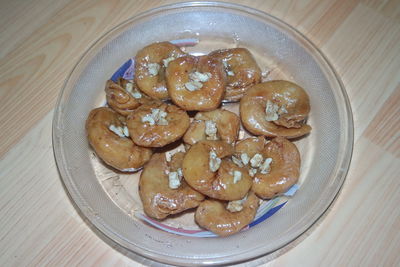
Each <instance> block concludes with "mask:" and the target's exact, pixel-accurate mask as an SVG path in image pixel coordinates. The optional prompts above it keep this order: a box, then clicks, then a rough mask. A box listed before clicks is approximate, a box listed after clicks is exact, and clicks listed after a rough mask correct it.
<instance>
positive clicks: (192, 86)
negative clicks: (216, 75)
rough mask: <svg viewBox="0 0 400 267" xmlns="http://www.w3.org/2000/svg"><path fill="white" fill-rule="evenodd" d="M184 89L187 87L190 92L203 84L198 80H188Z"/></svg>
mask: <svg viewBox="0 0 400 267" xmlns="http://www.w3.org/2000/svg"><path fill="white" fill-rule="evenodd" d="M185 87H186V89H188V90H189V91H190V92H193V91H197V90H199V89H201V87H203V84H202V83H201V82H198V81H190V82H187V83H185Z"/></svg>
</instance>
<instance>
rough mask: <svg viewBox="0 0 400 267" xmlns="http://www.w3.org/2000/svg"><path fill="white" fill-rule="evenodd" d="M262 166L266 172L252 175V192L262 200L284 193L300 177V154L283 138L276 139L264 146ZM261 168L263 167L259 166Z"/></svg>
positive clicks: (293, 145)
mask: <svg viewBox="0 0 400 267" xmlns="http://www.w3.org/2000/svg"><path fill="white" fill-rule="evenodd" d="M263 152H264V153H263V154H262V155H263V158H264V162H265V161H267V162H269V163H268V165H269V166H264V167H265V168H267V170H268V171H264V172H263V171H262V170H260V169H259V170H260V171H258V172H257V173H256V174H255V175H254V180H253V186H252V190H253V191H254V192H255V193H256V195H257V196H258V197H260V198H263V199H271V198H273V197H275V196H277V195H280V194H283V193H285V192H286V191H287V190H288V189H289V188H290V187H291V186H292V185H294V184H295V183H296V182H297V180H298V179H299V176H300V153H299V150H298V149H297V147H296V145H295V144H293V143H292V142H290V141H289V140H287V139H285V138H283V137H276V138H274V139H272V140H271V141H270V142H268V143H267V144H266V145H265V146H264V150H263ZM261 167H263V166H261Z"/></svg>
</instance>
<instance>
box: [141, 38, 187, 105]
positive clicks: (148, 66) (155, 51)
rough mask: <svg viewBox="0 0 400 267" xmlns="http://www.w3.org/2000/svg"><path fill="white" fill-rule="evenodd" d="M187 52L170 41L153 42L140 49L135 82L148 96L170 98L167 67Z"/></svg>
mask: <svg viewBox="0 0 400 267" xmlns="http://www.w3.org/2000/svg"><path fill="white" fill-rule="evenodd" d="M184 55H185V53H184V52H183V51H182V50H181V49H180V48H179V47H178V46H176V45H174V44H171V43H170V42H159V43H153V44H150V45H148V46H146V47H144V48H143V49H142V50H140V51H139V52H138V53H137V54H136V57H135V82H136V83H137V85H138V86H139V88H140V90H142V91H143V92H144V93H145V94H147V95H148V96H150V97H152V98H155V99H168V98H169V95H168V90H167V86H166V81H165V69H166V68H167V66H168V65H169V63H170V62H171V61H173V60H175V59H176V58H179V57H182V56H184Z"/></svg>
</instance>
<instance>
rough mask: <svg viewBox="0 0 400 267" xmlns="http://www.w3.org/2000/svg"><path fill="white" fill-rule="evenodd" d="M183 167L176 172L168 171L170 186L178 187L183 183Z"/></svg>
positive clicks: (172, 187)
mask: <svg viewBox="0 0 400 267" xmlns="http://www.w3.org/2000/svg"><path fill="white" fill-rule="evenodd" d="M182 176H183V175H182V169H181V168H179V169H178V170H177V171H176V172H170V173H168V180H169V188H171V189H177V188H179V186H180V185H181V180H182Z"/></svg>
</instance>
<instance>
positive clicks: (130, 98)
mask: <svg viewBox="0 0 400 267" xmlns="http://www.w3.org/2000/svg"><path fill="white" fill-rule="evenodd" d="M105 91H106V99H107V104H108V106H110V107H111V108H112V109H113V110H115V111H116V112H118V113H119V114H121V115H123V116H127V115H129V113H131V112H132V111H133V110H135V109H136V108H137V107H139V106H140V105H143V104H150V103H152V101H153V100H152V99H151V98H149V97H148V96H147V95H145V94H144V93H142V92H140V90H139V89H138V88H137V85H136V84H135V83H134V82H131V81H128V80H125V79H123V78H119V79H118V83H115V82H113V81H112V80H108V81H107V83H106V88H105Z"/></svg>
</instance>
